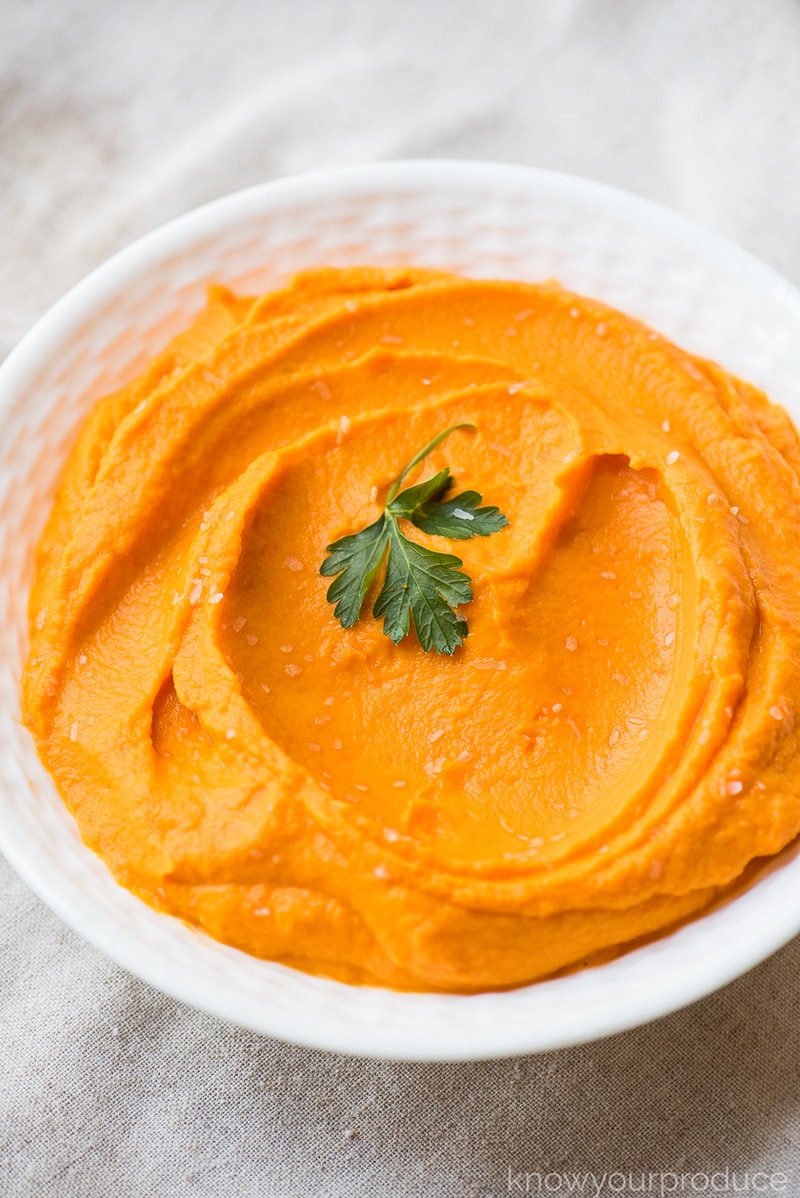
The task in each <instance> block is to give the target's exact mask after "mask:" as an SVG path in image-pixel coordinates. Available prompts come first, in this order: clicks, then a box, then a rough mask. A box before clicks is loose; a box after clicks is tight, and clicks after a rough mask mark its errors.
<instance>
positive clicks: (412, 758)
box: [23, 268, 800, 992]
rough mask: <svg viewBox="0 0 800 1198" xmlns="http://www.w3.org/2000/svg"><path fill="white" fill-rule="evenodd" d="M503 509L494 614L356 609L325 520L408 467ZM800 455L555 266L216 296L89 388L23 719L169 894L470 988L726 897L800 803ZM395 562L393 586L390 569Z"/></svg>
mask: <svg viewBox="0 0 800 1198" xmlns="http://www.w3.org/2000/svg"><path fill="white" fill-rule="evenodd" d="M460 422H471V423H472V424H474V425H475V426H476V427H475V430H474V431H472V432H470V431H466V432H463V431H462V432H459V433H457V434H455V435H453V436H451V437H450V438H448V440H447V441H446V442H444V443H443V444H442V445H440V446H439V447H438V448H437V449H436V450H435V451H434V452H433V453H432V454H431V456H430V458H429V459H427V460H426V462H425V463H424V464H423V466H422V467H420V468H419V469H418V470H417V471H416V473H415V475H414V476H412V478H411V479H410V480H409V482H414V481H418V480H419V479H422V478H427V477H429V476H430V475H431V474H432V473H433V472H434V471H438V470H440V469H442V468H443V467H444V466H449V467H450V469H451V470H452V472H453V475H454V476H455V479H456V484H457V486H458V487H460V488H469V489H472V490H477V491H479V492H480V493H481V494H482V495H483V496H484V497H485V501H486V502H487V503H490V504H496V505H497V506H499V508H500V510H501V511H502V512H504V513H505V514H506V515H507V517H508V520H509V524H508V527H506V528H504V529H503V530H502V531H500V532H498V533H497V534H496V535H494V536H492V537H490V538H475V539H473V540H469V541H458V542H455V541H454V542H447V541H444V542H442V539H441V538H436V539H435V542H434V541H433V540H432V539H430V538H426V535H425V534H424V533H422V532H421V531H419V530H417V529H415V528H412V527H410V526H409V529H408V534H409V536H411V537H413V538H414V539H416V540H418V541H421V542H422V543H423V544H428V543H430V544H432V545H434V546H435V547H436V548H437V549H441V548H442V546H443V545H444V548H445V549H447V550H449V551H451V552H453V553H455V554H457V555H458V556H459V557H461V558H463V561H464V569H465V570H466V571H467V573H468V574H469V575H470V577H471V578H472V580H473V582H472V588H473V601H472V602H471V603H470V604H469V605H468V607H467V608H466V609H465V614H466V615H467V617H468V620H469V636H468V638H467V639H466V641H465V643H464V644H463V646H461V647H460V648H459V649H457V651H456V652H455V653H454V654H453V655H452V656H451V657H447V656H443V655H439V654H437V653H435V652H431V653H427V654H426V653H424V652H423V651H422V649H421V648H420V646H419V644H418V642H417V641H416V639H415V638H414V636H413V634H412V635H411V636H409V637H407V638H406V639H405V640H403V641H401V643H400V644H399V645H397V646H395V645H393V644H392V643H391V641H390V640H389V639H388V638H387V637H385V636H384V635H383V630H382V625H381V624H380V622H379V621H378V620H376V619H374V618H373V617H372V615H371V612H370V606H371V605H370V604H369V596H368V605H367V606H365V609H364V612H363V613H362V618H361V619H360V620H359V621H358V622H357V623H356V624H355V625H354V626H353V627H352V628H350V629H348V630H343V629H342V628H341V627H340V626H339V625H338V623H336V621H335V620H334V618H333V609H332V607H331V605H330V604H329V603H328V602H327V601H326V598H325V594H326V589H327V580H326V579H325V578H322V577H321V576H320V574H319V568H320V564H321V562H322V560H323V558H324V556H325V550H326V546H327V545H328V544H329V543H330V542H332V541H334V540H335V539H337V538H339V537H342V536H345V535H347V534H348V533H352V532H354V531H357V530H358V529H360V528H363V527H364V526H365V525H366V524H369V523H370V522H371V521H373V520H375V519H376V518H377V516H378V515H379V513H380V511H381V510H382V505H383V502H384V500H385V496H386V491H387V489H388V487H389V485H390V484H391V482H392V480H393V479H394V478H395V477H396V475H397V473H398V471H399V470H400V468H401V467H402V466H403V464H404V463H405V462H407V461H408V460H410V458H411V457H412V456H413V455H414V453H415V452H416V451H417V450H418V449H419V448H420V446H421V445H423V444H425V443H426V442H427V441H429V440H430V439H431V438H432V437H434V436H435V435H436V434H437V432H439V431H440V430H442V429H444V428H445V427H448V426H450V425H453V424H458V423H460ZM798 476H800V449H799V448H798V438H797V435H796V433H795V430H794V428H793V426H792V424H791V423H790V421H789V419H788V417H787V416H786V414H785V412H784V411H783V410H782V409H781V408H779V407H777V406H774V405H772V404H771V403H770V402H769V401H768V400H767V398H766V397H765V396H764V395H763V394H761V393H760V392H759V391H757V390H756V389H755V388H753V387H752V386H749V385H747V384H746V383H743V382H741V381H739V380H738V379H736V378H734V377H732V376H731V375H730V374H728V373H726V371H725V370H723V369H722V368H721V367H720V366H717V365H715V364H714V363H711V362H707V361H703V360H700V359H698V358H696V357H694V356H692V355H690V354H688V353H686V352H684V351H683V350H681V349H680V348H678V347H676V346H675V345H673V344H670V342H669V341H667V340H666V339H664V338H663V337H661V336H659V335H658V334H656V333H653V332H651V331H650V330H648V329H647V328H645V327H644V326H643V325H641V324H639V323H638V322H636V321H635V320H632V319H630V318H629V317H627V316H625V315H623V314H621V313H619V312H616V311H614V310H612V309H610V308H608V307H607V306H605V305H603V304H601V303H598V302H596V301H594V300H591V299H586V298H583V297H579V296H576V295H573V294H570V293H568V292H566V291H564V290H563V289H561V288H560V287H559V286H557V285H556V284H544V285H530V284H523V283H512V282H487V281H478V280H471V279H465V278H457V277H454V276H451V275H444V274H438V273H434V272H423V271H415V270H408V269H399V268H398V269H371V268H362V269H350V270H333V269H319V270H312V271H309V272H306V273H304V274H301V275H299V276H297V277H296V278H295V279H294V280H292V282H291V283H290V284H289V285H288V286H287V287H285V288H284V289H282V290H279V291H276V292H274V293H271V294H268V295H265V296H263V297H260V298H249V297H239V296H235V295H233V294H232V293H230V292H229V291H227V290H225V289H224V288H222V287H212V288H211V289H210V291H209V297H208V304H207V307H206V309H205V310H204V311H203V312H202V313H201V315H200V316H199V317H198V318H197V320H196V321H195V323H194V324H193V326H192V327H191V328H189V329H187V330H186V332H184V333H183V334H181V335H180V336H179V337H177V338H176V339H175V340H174V341H173V342H172V343H171V344H170V345H169V346H168V347H167V348H166V350H165V351H164V352H163V353H161V354H160V355H159V356H158V357H157V358H155V359H154V360H153V361H152V362H151V363H150V365H149V366H148V368H147V369H146V370H145V372H144V374H143V375H142V376H141V377H140V378H138V379H136V380H135V381H134V382H132V383H131V384H130V385H129V386H128V387H126V388H124V389H123V390H122V391H120V392H118V393H116V394H114V395H111V396H108V397H107V398H106V399H103V400H102V401H101V402H100V403H98V404H97V405H96V407H95V408H94V410H93V411H92V413H91V415H90V417H89V419H88V421H87V423H86V425H85V427H84V428H83V430H82V432H81V434H80V436H79V438H78V441H77V444H76V446H75V448H74V450H73V452H72V455H71V457H70V459H69V462H68V464H67V466H66V469H65V471H64V475H63V478H62V481H61V485H60V488H59V491H58V494H57V497H56V500H55V503H54V506H53V510H52V515H51V517H50V520H49V524H48V526H47V529H46V531H45V533H44V536H43V538H42V542H41V545H40V548H39V555H38V568H37V575H36V581H35V585H34V587H33V591H32V595H31V606H30V613H31V654H30V659H29V661H28V664H27V668H26V671H25V676H24V687H23V689H24V719H25V722H26V724H27V726H28V728H29V729H30V730H31V732H32V733H33V735H34V737H35V739H36V743H37V746H38V749H39V752H40V755H41V757H42V759H43V761H44V762H45V763H46V765H47V767H48V768H49V770H50V771H51V773H52V775H53V777H54V779H55V781H56V783H57V784H58V786H59V788H60V790H61V793H62V795H63V797H64V801H65V802H66V804H67V805H68V807H69V809H70V810H71V811H72V812H73V813H74V816H75V818H76V820H77V822H78V824H79V827H80V830H81V834H82V836H83V838H84V840H85V842H86V843H87V844H88V845H89V846H90V847H91V848H92V849H93V850H95V852H97V853H98V854H99V855H100V856H101V857H102V859H103V860H104V861H105V862H106V864H107V865H108V867H109V869H110V870H111V871H112V872H113V874H114V876H115V877H116V878H117V879H118V880H119V881H120V882H121V883H122V884H123V885H124V886H126V887H128V888H130V889H131V890H133V891H134V892H135V893H136V894H138V895H140V896H141V897H142V898H143V899H145V900H146V901H147V902H149V903H151V904H153V905H154V906H156V907H157V908H159V909H160V910H162V911H165V912H169V913H172V914H174V915H177V916H180V917H182V918H184V919H186V920H188V921H190V922H191V923H193V924H195V925H198V926H199V927H201V928H203V929H205V931H206V932H208V933H209V934H210V935H211V936H213V937H216V938H218V939H220V940H223V941H226V942H227V943H229V944H232V945H236V946H238V947H239V948H241V949H244V950H245V951H247V952H249V953H252V954H255V955H257V956H260V957H266V958H271V959H275V960H278V961H282V962H284V963H287V964H289V965H292V966H295V967H297V968H299V969H303V970H307V971H311V972H314V973H319V974H323V975H327V976H330V977H334V978H339V979H342V980H345V981H348V982H354V983H371V984H379V985H383V986H389V987H394V988H397V989H411V990H443V991H464V992H467V991H478V990H482V989H488V988H494V987H507V986H515V985H519V984H522V983H525V982H528V981H531V980H534V979H537V978H541V977H544V976H546V975H549V974H552V973H554V972H556V971H559V970H562V969H565V968H568V967H576V966H579V965H581V964H586V963H591V962H592V961H593V960H597V959H600V958H601V957H602V956H603V955H604V954H605V955H607V954H608V953H609V952H613V951H619V950H620V949H621V948H623V947H624V946H625V945H626V944H629V943H630V942H632V941H634V940H636V939H638V938H641V937H643V936H650V935H653V934H655V933H657V932H659V931H661V930H663V929H667V928H669V927H671V926H673V925H675V924H676V922H678V921H681V920H684V919H686V918H687V917H690V916H692V915H695V914H697V913H698V912H701V911H702V910H703V909H704V908H706V907H707V906H708V905H709V903H711V902H712V901H713V900H714V899H715V898H717V897H718V896H719V895H720V894H721V893H722V892H723V891H724V890H725V888H727V887H730V886H731V885H733V884H735V883H736V882H737V879H741V878H742V875H743V873H744V871H745V870H746V868H747V866H748V864H749V863H750V862H752V861H753V860H754V859H755V858H759V857H764V856H767V855H769V854H774V853H776V852H777V851H778V850H780V849H781V848H782V847H783V846H784V845H786V844H787V843H788V842H789V841H790V840H791V839H792V838H794V837H795V836H796V835H797V833H798V830H799V829H800V785H798V773H799V767H800V755H799V754H798V740H797V710H798V688H799V687H800V668H798V667H799V666H800V632H799V631H798V630H799V629H800V569H799V568H798V545H799V544H800V484H799V482H798ZM379 582H380V580H377V582H376V585H378V584H379Z"/></svg>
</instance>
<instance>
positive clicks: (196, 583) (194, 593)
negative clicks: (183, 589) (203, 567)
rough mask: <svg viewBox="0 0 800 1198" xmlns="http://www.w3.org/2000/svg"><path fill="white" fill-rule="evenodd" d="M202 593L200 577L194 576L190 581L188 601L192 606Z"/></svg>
mask: <svg viewBox="0 0 800 1198" xmlns="http://www.w3.org/2000/svg"><path fill="white" fill-rule="evenodd" d="M202 593H203V580H202V578H195V579H194V580H193V582H192V589H191V590H190V591H189V602H190V603H191V605H192V607H194V605H195V603H198V602H199V600H200V596H201V595H202Z"/></svg>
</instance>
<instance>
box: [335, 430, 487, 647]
mask: <svg viewBox="0 0 800 1198" xmlns="http://www.w3.org/2000/svg"><path fill="white" fill-rule="evenodd" d="M474 427H475V426H474V425H473V424H454V425H452V427H451V428H446V429H445V430H444V431H443V432H441V433H438V434H437V435H436V436H435V437H434V438H433V439H432V440H431V441H429V442H428V444H427V445H426V446H425V447H424V448H423V449H421V450H420V451H419V453H417V454H415V455H414V457H413V458H412V459H411V461H410V462H409V463H408V465H407V466H404V467H403V469H402V470H401V471H400V473H399V474H398V476H397V478H396V479H395V480H394V482H393V483H392V485H391V487H390V488H389V491H388V494H387V496H386V506H385V507H384V510H383V512H382V513H381V515H380V516H379V517H378V519H377V520H376V521H375V523H374V524H370V525H368V527H367V528H363V529H362V530H361V532H357V533H354V534H353V535H352V536H348V537H342V538H341V540H338V541H334V542H333V544H332V545H329V546H328V549H327V552H328V557H326V558H325V560H324V562H323V563H322V566H321V567H320V574H324V575H325V576H326V577H328V578H331V577H333V578H334V581H333V582H332V583H331V585H330V586H329V587H328V593H327V598H328V601H329V602H330V603H335V604H336V606H335V608H334V612H333V614H334V616H335V618H336V619H337V620H338V621H339V623H340V624H341V625H342V628H352V626H353V625H354V624H355V623H356V621H357V620H358V619H359V617H360V616H361V609H362V607H363V605H364V599H365V598H366V594H367V591H368V590H369V588H370V586H371V585H372V582H373V580H374V578H375V575H376V574H377V573H378V570H379V569H380V567H381V565H382V563H383V561H384V559H387V560H386V574H385V576H384V581H383V586H382V587H381V589H380V591H379V593H378V597H377V599H376V600H375V604H374V606H373V608H372V614H373V615H374V616H375V618H376V619H378V620H379V619H381V618H383V631H384V635H385V636H388V637H390V638H391V640H392V641H393V642H394V643H395V644H398V643H399V642H400V641H401V640H402V639H403V637H405V636H408V633H409V631H410V628H411V621H412V620H413V622H414V629H415V631H416V634H417V639H418V640H419V643H420V645H421V646H422V648H423V649H424V650H425V652H426V653H427V652H429V651H430V650H431V649H435V650H436V652H437V653H448V654H451V653H454V652H455V650H456V649H457V648H458V646H459V645H460V644H461V643H462V641H463V640H464V637H465V636H466V635H467V632H468V628H467V621H466V620H465V619H464V617H463V615H460V614H459V613H458V612H457V611H456V610H455V609H456V608H457V607H458V606H459V605H460V604H464V603H469V602H470V601H471V599H472V587H471V586H470V583H471V582H472V579H471V578H470V577H469V575H468V574H465V573H464V571H463V570H462V569H461V567H462V566H463V565H464V563H463V562H462V560H461V558H460V557H455V556H454V555H453V554H452V553H437V552H436V551H434V550H433V549H428V548H426V547H425V546H424V545H420V544H418V543H417V542H416V541H411V540H409V538H408V537H407V536H406V535H405V533H404V532H403V528H402V525H401V524H400V521H401V520H408V521H410V522H411V523H412V524H413V525H415V526H416V527H417V528H419V529H421V530H422V531H423V532H425V533H429V534H430V535H431V536H437V537H449V538H450V539H451V540H459V541H466V540H468V539H469V538H470V537H489V536H491V535H492V533H494V532H499V531H500V529H501V528H504V527H505V526H506V524H508V520H507V519H506V517H505V516H504V515H503V513H502V512H501V511H499V510H498V508H496V507H481V506H480V504H481V502H482V498H483V497H482V496H481V495H479V494H478V492H477V491H462V492H461V494H460V495H456V497H455V498H454V499H447V500H445V496H446V495H447V493H448V492H449V491H450V489H451V487H452V486H453V483H454V481H455V480H454V479H453V476H452V475H451V473H450V470H449V467H445V468H444V470H440V471H439V473H438V474H434V475H433V477H432V478H429V479H427V481H426V482H422V483H417V484H416V485H415V486H413V487H407V488H406V490H405V491H401V490H400V488H401V486H402V484H403V482H404V481H405V480H406V478H407V477H408V475H409V474H410V473H411V471H412V470H413V469H414V468H415V467H416V466H418V465H419V463H420V462H422V461H423V460H424V459H425V458H426V457H427V456H428V454H429V453H432V451H433V450H434V449H435V448H436V446H437V445H439V444H441V442H442V441H444V439H445V437H449V436H450V434H451V433H454V432H456V430H457V429H464V428H474ZM387 554H388V558H387Z"/></svg>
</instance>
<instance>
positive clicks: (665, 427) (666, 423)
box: [661, 420, 669, 433]
mask: <svg viewBox="0 0 800 1198" xmlns="http://www.w3.org/2000/svg"><path fill="white" fill-rule="evenodd" d="M661 427H662V429H663V430H664V432H665V433H668V432H669V421H668V420H662V421H661Z"/></svg>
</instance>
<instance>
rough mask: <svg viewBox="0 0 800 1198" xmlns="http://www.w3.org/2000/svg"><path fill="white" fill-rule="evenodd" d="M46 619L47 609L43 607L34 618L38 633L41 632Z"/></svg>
mask: <svg viewBox="0 0 800 1198" xmlns="http://www.w3.org/2000/svg"><path fill="white" fill-rule="evenodd" d="M46 619H47V608H46V607H43V608H42V610H41V611H40V612H39V614H38V616H37V617H36V627H37V628H38V629H39V631H40V632H41V631H42V628H43V627H44V622H45V620H46Z"/></svg>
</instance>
